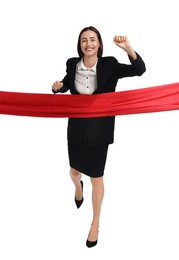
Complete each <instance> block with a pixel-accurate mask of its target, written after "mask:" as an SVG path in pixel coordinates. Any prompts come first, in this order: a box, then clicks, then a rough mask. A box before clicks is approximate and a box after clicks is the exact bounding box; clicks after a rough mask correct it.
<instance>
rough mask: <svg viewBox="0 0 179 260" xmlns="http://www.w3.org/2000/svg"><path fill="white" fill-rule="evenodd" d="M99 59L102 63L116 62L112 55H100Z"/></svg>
mask: <svg viewBox="0 0 179 260" xmlns="http://www.w3.org/2000/svg"><path fill="white" fill-rule="evenodd" d="M99 61H100V62H102V63H103V64H112V63H116V62H117V59H116V58H115V57H113V56H106V57H100V58H99Z"/></svg>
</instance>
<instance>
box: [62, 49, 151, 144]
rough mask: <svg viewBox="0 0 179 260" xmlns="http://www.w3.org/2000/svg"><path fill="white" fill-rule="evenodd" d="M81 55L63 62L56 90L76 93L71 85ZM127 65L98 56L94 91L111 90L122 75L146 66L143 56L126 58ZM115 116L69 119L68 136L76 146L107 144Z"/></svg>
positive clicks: (140, 71)
mask: <svg viewBox="0 0 179 260" xmlns="http://www.w3.org/2000/svg"><path fill="white" fill-rule="evenodd" d="M80 59H81V57H78V58H70V59H68V60H67V63H66V76H65V77H64V78H63V80H62V81H63V83H64V85H63V87H62V88H61V89H60V90H59V91H58V92H61V93H64V92H66V91H68V90H70V92H71V94H79V93H78V91H77V90H76V89H75V87H74V81H75V73H76V65H77V63H78V62H79V61H80ZM129 60H130V64H122V63H119V62H118V61H117V59H116V58H114V57H99V58H98V62H97V89H96V90H95V92H94V93H93V95H94V94H99V93H107V92H114V91H115V88H116V85H117V82H118V80H119V79H120V78H123V77H133V76H141V75H142V74H143V73H144V72H145V70H146V68H145V63H144V62H143V60H142V58H141V57H140V56H139V54H137V59H136V60H133V59H131V58H130V57H129ZM114 127H115V117H114V116H110V117H98V118H69V120H68V131H67V138H68V142H69V143H72V144H75V145H82V144H83V143H84V140H85V143H87V144H88V145H89V146H97V145H108V144H111V143H113V142H114Z"/></svg>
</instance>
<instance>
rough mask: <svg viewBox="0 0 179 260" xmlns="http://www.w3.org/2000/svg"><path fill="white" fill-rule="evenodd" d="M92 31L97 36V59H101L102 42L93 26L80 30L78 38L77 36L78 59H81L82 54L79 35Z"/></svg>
mask: <svg viewBox="0 0 179 260" xmlns="http://www.w3.org/2000/svg"><path fill="white" fill-rule="evenodd" d="M89 30H90V31H93V32H95V33H96V34H97V37H98V40H99V43H100V47H99V49H98V57H101V56H102V55H103V41H102V37H101V34H100V32H99V31H98V30H97V29H96V28H95V27H93V26H88V27H85V28H83V29H82V30H81V32H80V34H79V36H78V43H77V51H78V55H79V56H80V57H83V52H82V50H81V45H80V40H81V35H82V33H83V32H86V31H89Z"/></svg>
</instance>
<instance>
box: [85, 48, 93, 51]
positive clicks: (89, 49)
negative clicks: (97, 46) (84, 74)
mask: <svg viewBox="0 0 179 260" xmlns="http://www.w3.org/2000/svg"><path fill="white" fill-rule="evenodd" d="M92 50H94V48H86V49H85V51H92Z"/></svg>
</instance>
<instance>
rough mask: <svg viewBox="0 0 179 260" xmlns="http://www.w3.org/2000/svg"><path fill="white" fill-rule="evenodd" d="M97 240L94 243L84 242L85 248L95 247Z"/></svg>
mask: <svg viewBox="0 0 179 260" xmlns="http://www.w3.org/2000/svg"><path fill="white" fill-rule="evenodd" d="M97 242H98V240H96V241H89V240H88V239H87V240H86V246H87V247H93V246H96V245H97Z"/></svg>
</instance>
